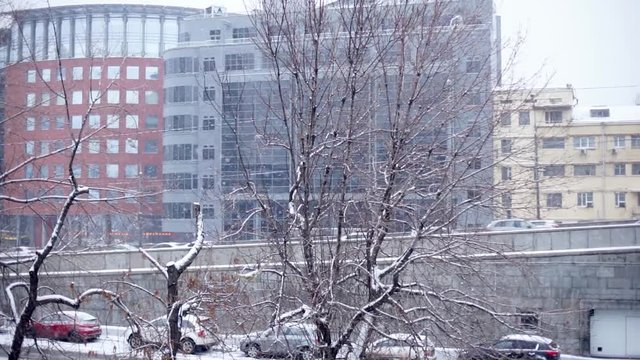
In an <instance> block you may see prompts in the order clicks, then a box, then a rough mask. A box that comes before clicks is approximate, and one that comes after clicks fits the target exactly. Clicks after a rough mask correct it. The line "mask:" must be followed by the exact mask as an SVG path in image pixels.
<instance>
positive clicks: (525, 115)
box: [518, 111, 531, 125]
mask: <svg viewBox="0 0 640 360" xmlns="http://www.w3.org/2000/svg"><path fill="white" fill-rule="evenodd" d="M530 123H531V118H530V117H529V112H528V111H520V112H519V113H518V125H529V124H530Z"/></svg>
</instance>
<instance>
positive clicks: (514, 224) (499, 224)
mask: <svg viewBox="0 0 640 360" xmlns="http://www.w3.org/2000/svg"><path fill="white" fill-rule="evenodd" d="M531 228H533V225H532V224H531V223H530V222H528V221H527V220H524V219H503V220H496V221H492V222H490V223H489V225H487V230H489V231H513V230H527V229H531Z"/></svg>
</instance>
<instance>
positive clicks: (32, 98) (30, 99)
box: [27, 93, 36, 107]
mask: <svg viewBox="0 0 640 360" xmlns="http://www.w3.org/2000/svg"><path fill="white" fill-rule="evenodd" d="M34 106H36V94H35V93H27V107H34Z"/></svg>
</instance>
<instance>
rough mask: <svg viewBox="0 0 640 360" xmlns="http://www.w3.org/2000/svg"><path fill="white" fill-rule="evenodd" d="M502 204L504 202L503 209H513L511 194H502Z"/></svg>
mask: <svg viewBox="0 0 640 360" xmlns="http://www.w3.org/2000/svg"><path fill="white" fill-rule="evenodd" d="M501 202H502V207H503V208H505V209H509V208H511V204H512V200H511V194H509V193H506V194H502V196H501Z"/></svg>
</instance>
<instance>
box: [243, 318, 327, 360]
mask: <svg viewBox="0 0 640 360" xmlns="http://www.w3.org/2000/svg"><path fill="white" fill-rule="evenodd" d="M317 349H318V339H317V336H316V328H315V326H313V325H310V324H297V323H285V324H281V325H277V326H274V327H272V328H269V329H267V330H265V331H260V332H254V333H250V334H247V337H246V338H244V339H242V340H241V341H240V350H241V351H242V352H244V353H245V354H246V355H247V356H250V357H253V358H257V357H261V356H277V357H289V356H291V357H293V358H294V359H297V360H309V359H313V358H314V356H315V354H316V352H317Z"/></svg>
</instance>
